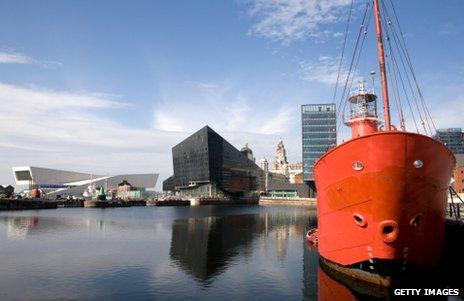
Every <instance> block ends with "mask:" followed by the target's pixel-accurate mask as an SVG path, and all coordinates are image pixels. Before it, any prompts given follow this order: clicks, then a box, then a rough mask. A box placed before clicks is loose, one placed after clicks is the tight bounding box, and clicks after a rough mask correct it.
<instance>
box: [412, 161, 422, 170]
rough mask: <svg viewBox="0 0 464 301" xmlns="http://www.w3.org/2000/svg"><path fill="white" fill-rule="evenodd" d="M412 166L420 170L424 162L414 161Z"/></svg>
mask: <svg viewBox="0 0 464 301" xmlns="http://www.w3.org/2000/svg"><path fill="white" fill-rule="evenodd" d="M413 165H414V167H415V168H422V166H424V162H422V161H421V160H416V161H414V163H413Z"/></svg>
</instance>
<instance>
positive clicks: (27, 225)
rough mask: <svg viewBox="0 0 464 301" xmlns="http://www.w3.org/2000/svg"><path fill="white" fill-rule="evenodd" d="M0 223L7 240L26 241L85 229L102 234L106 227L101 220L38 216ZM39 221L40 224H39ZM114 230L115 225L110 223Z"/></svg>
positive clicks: (4, 218) (9, 218)
mask: <svg viewBox="0 0 464 301" xmlns="http://www.w3.org/2000/svg"><path fill="white" fill-rule="evenodd" d="M0 221H1V222H2V223H3V224H5V226H6V227H5V228H6V232H7V237H8V238H19V239H26V238H27V236H28V235H32V234H36V233H39V232H40V233H47V232H60V231H68V230H70V229H76V230H80V229H87V230H89V231H93V230H98V231H101V232H104V231H105V230H106V225H107V224H108V223H105V222H104V221H103V220H101V219H92V218H85V219H70V220H64V219H59V218H43V217H41V218H39V217H38V216H7V217H2V218H1V219H0ZM39 221H40V222H39ZM110 225H111V226H112V227H113V228H115V230H116V229H117V228H123V227H122V226H120V227H118V224H117V223H110Z"/></svg>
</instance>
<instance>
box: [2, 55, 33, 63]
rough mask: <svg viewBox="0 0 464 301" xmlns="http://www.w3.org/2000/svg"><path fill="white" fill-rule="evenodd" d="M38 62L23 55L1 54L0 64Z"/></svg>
mask: <svg viewBox="0 0 464 301" xmlns="http://www.w3.org/2000/svg"><path fill="white" fill-rule="evenodd" d="M35 63H37V61H36V60H35V59H33V58H32V57H30V56H27V55H24V54H21V53H8V52H0V64H35Z"/></svg>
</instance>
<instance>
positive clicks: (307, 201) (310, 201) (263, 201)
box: [259, 197, 317, 208]
mask: <svg viewBox="0 0 464 301" xmlns="http://www.w3.org/2000/svg"><path fill="white" fill-rule="evenodd" d="M259 205H261V206H305V207H314V208H316V207H317V201H316V199H315V198H277V197H261V198H260V199H259Z"/></svg>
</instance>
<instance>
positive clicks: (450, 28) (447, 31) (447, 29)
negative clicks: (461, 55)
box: [438, 22, 460, 36]
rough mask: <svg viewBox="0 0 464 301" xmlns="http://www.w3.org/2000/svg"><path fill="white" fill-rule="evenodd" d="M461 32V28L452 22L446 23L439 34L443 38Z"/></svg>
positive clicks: (440, 28)
mask: <svg viewBox="0 0 464 301" xmlns="http://www.w3.org/2000/svg"><path fill="white" fill-rule="evenodd" d="M459 32H460V30H459V28H458V27H457V26H456V25H455V24H454V23H451V22H446V23H444V24H442V25H441V26H440V27H439V28H438V34H439V35H441V36H451V35H457V34H458V33H459Z"/></svg>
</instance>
